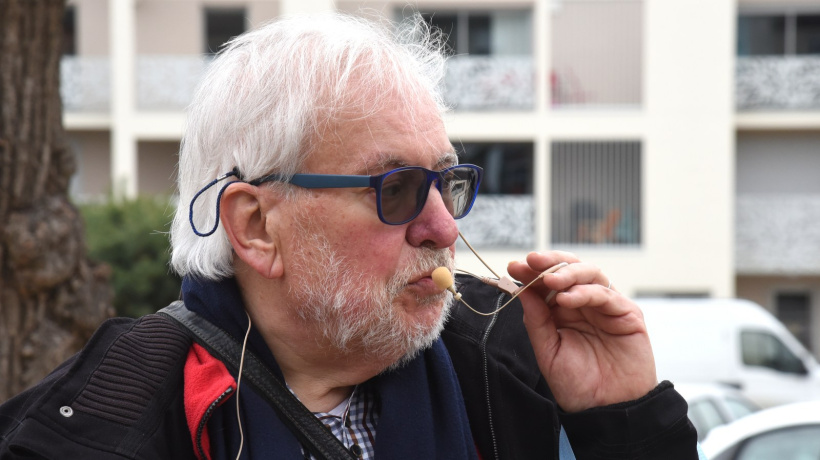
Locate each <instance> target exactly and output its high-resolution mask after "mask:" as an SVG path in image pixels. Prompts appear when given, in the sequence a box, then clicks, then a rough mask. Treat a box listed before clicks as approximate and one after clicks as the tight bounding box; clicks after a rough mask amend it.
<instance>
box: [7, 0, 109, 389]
mask: <svg viewBox="0 0 820 460" xmlns="http://www.w3.org/2000/svg"><path fill="white" fill-rule="evenodd" d="M64 6H65V5H64V0H0V270H2V276H0V402H2V401H5V400H6V399H8V398H10V397H11V396H13V395H15V394H17V393H19V392H20V391H22V390H24V389H25V388H26V387H28V386H30V385H31V384H33V383H35V382H37V381H38V380H40V379H41V378H43V377H44V376H45V375H46V374H47V373H48V372H49V371H51V370H52V369H53V368H54V367H56V366H57V365H58V364H59V363H61V362H62V361H64V360H66V359H67V358H68V357H70V356H71V355H72V354H74V353H76V352H77V350H79V348H80V347H82V345H83V344H84V343H85V342H86V340H87V339H88V337H89V336H90V335H91V333H92V332H93V331H94V329H95V328H96V327H97V326H98V325H99V323H100V322H101V321H102V320H103V319H105V318H106V317H109V316H111V312H112V310H111V308H110V307H109V306H110V305H111V296H112V294H111V289H110V288H109V286H108V270H107V268H106V267H105V266H97V265H94V264H93V263H91V262H90V261H88V260H87V259H86V256H85V242H84V237H83V224H82V220H81V216H80V214H79V213H78V211H77V209H76V208H75V207H74V206H73V205H72V204H71V203H70V202H69V199H68V184H69V179H70V178H71V175H72V173H73V172H74V168H75V164H74V158H73V156H72V154H71V152H69V151H68V150H67V148H66V143H65V132H64V131H63V126H62V103H61V101H60V91H59V90H60V87H59V81H60V54H61V41H62V18H63V10H64Z"/></svg>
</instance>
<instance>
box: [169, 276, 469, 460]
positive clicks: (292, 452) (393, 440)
mask: <svg viewBox="0 0 820 460" xmlns="http://www.w3.org/2000/svg"><path fill="white" fill-rule="evenodd" d="M182 291H183V300H184V301H185V305H186V306H187V307H188V309H190V310H192V311H194V312H196V313H197V314H199V315H201V316H203V317H204V318H205V319H207V320H208V321H210V322H212V323H213V324H216V325H218V326H219V327H221V328H222V329H224V330H225V331H226V332H228V333H229V334H231V335H232V336H233V337H234V338H236V339H237V340H239V341H241V340H242V338H244V336H245V330H246V329H247V325H248V322H247V321H248V320H247V318H246V316H245V312H244V304H243V302H242V297H241V294H240V292H239V287H238V285H237V284H236V281H235V280H234V279H232V278H231V279H227V280H223V281H219V282H211V281H202V280H195V279H190V278H186V279H184V280H183V283H182ZM271 308H276V305H272V306H271ZM248 348H249V349H250V350H252V351H253V353H254V354H256V356H257V357H259V359H261V360H262V362H264V363H265V364H266V365H267V366H268V367H269V368H270V369H271V370H272V371H273V372H274V374H275V375H277V376H279V377H280V378H282V374H281V371H280V370H279V366H278V365H277V364H276V359H275V358H274V356H273V354H271V352H270V350H269V349H268V347H267V345H266V344H265V341H264V339H263V338H262V336H261V335H260V334H259V332H258V331H257V330H256V329H255V328H253V329H252V330H251V333H250V336H249V337H248ZM283 380H284V379H283ZM371 383H372V384H373V386H374V388H375V389H376V393H377V394H378V397H379V402H380V407H381V410H380V414H379V424H378V426H377V431H376V446H375V455H376V458H377V459H379V460H387V459H393V458H395V459H407V458H447V459H475V458H477V455H476V449H475V444H474V443H473V438H472V435H471V434H470V426H469V422H468V421H467V413H466V411H465V408H464V401H463V398H462V395H461V389H460V388H459V384H458V380H457V378H456V374H455V371H454V370H453V365H452V362H451V361H450V355H449V354H448V353H447V349H446V348H445V346H444V344H443V342H442V341H441V340H440V339H439V340H437V341H436V342H435V344H434V345H433V346H432V347H431V348H430V349H428V350H427V351H425V352H424V353H421V354H420V355H419V356H418V357H417V358H416V359H414V360H413V361H411V362H410V363H409V364H407V365H406V366H404V367H402V368H401V369H398V370H395V371H392V372H388V373H385V374H382V375H379V376H377V377H375V378H374V379H373V380H372V381H371ZM235 404H236V403H235V401H233V400H230V401H229V403H228V404H223V405H222V406H220V408H219V409H218V410H217V411H215V413H214V415H213V416H212V417H211V419H210V421H209V423H208V432H209V433H210V438H211V447H212V453H213V458H214V459H223V458H225V459H227V458H230V459H233V458H234V457H235V456H236V452H237V450H238V448H239V429H238V425H237V422H236V407H235ZM240 407H241V409H240V412H241V417H242V428H243V430H244V433H245V447H244V448H243V455H242V458H302V456H303V454H302V448H301V446H300V445H299V443H298V441H297V440H296V438H295V437H294V436H293V434H291V432H290V431H289V430H288V428H287V427H286V426H285V425H284V424H283V423H282V422H281V421H280V420H279V417H278V416H277V415H276V413H275V412H274V410H273V409H272V408H271V407H270V405H268V403H267V402H265V401H264V400H263V399H262V398H261V397H260V396H259V395H257V394H256V393H254V392H253V391H252V389H251V387H250V386H244V385H243V387H242V389H241V391H240Z"/></svg>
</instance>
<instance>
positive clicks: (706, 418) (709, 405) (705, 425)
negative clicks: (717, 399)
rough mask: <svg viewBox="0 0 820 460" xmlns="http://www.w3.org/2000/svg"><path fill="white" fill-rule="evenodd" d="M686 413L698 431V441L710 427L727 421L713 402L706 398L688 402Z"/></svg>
mask: <svg viewBox="0 0 820 460" xmlns="http://www.w3.org/2000/svg"><path fill="white" fill-rule="evenodd" d="M688 415H689V419H690V420H691V421H692V424H693V425H695V429H696V430H697V432H698V441H703V439H704V438H705V437H706V434H708V433H709V432H710V431H712V428H714V427H716V426H720V425H723V424H724V423H726V422H727V421H726V420H724V419H723V417H722V416H721V415H720V411H718V409H717V407H715V404H714V403H713V402H712V401H710V400H708V399H706V400H701V401H694V402H692V403H690V404H689V413H688Z"/></svg>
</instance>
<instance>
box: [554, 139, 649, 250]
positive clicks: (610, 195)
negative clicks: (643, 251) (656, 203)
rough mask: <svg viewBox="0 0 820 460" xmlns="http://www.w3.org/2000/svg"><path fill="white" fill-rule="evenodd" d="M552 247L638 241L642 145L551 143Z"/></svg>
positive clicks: (636, 242) (629, 143)
mask: <svg viewBox="0 0 820 460" xmlns="http://www.w3.org/2000/svg"><path fill="white" fill-rule="evenodd" d="M551 182H552V243H553V244H582V245H637V244H640V243H641V224H640V222H641V143H640V142H637V141H589V142H553V144H552V181H551Z"/></svg>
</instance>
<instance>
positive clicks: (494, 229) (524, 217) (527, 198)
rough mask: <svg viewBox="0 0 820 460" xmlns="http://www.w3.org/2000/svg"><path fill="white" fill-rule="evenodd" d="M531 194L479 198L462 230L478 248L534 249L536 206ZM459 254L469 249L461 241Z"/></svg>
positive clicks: (461, 220) (462, 221)
mask: <svg viewBox="0 0 820 460" xmlns="http://www.w3.org/2000/svg"><path fill="white" fill-rule="evenodd" d="M533 203H534V201H533V197H532V195H481V194H479V195H478V198H477V199H476V202H475V205H474V206H473V209H472V210H471V211H470V214H468V215H467V217H465V218H463V219H460V220H457V221H456V222H458V228H459V230H460V231H461V232H462V233H463V234H464V237H465V238H467V241H469V242H470V244H471V245H472V246H473V247H476V248H525V249H528V248H532V247H534V245H535V235H534V234H535V226H534V221H533V219H534V216H535V207H534V204H533ZM458 247H459V248H460V249H459V251H462V249H463V250H464V251H466V250H468V249H467V248H466V246H464V244H463V243H462V242H461V240H459V243H458Z"/></svg>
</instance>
